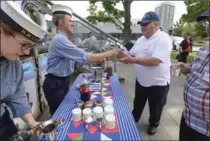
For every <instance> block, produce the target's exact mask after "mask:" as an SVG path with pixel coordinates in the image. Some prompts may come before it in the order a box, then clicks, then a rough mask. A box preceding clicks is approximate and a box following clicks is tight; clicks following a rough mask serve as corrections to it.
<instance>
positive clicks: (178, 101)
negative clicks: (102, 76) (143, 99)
mask: <svg viewBox="0 0 210 141" xmlns="http://www.w3.org/2000/svg"><path fill="white" fill-rule="evenodd" d="M117 71H118V74H119V75H120V76H123V77H124V78H125V79H126V80H125V82H124V84H122V87H123V89H124V92H125V94H126V98H127V100H128V103H129V105H130V108H131V109H132V108H133V99H134V91H135V70H134V66H133V65H130V64H118V69H117ZM184 82H185V76H183V75H181V76H178V77H172V80H171V85H170V91H169V94H168V99H167V104H166V106H165V108H164V111H163V115H162V119H161V124H160V126H159V128H158V131H157V133H156V134H155V135H153V136H149V135H148V134H147V128H148V118H149V109H148V104H147V105H146V106H145V109H144V112H143V114H142V117H141V120H140V121H139V123H138V124H137V127H138V128H139V130H140V132H141V135H142V138H143V140H178V136H179V123H180V118H181V113H182V109H183V107H184V103H183V97H182V95H183V86H184Z"/></svg>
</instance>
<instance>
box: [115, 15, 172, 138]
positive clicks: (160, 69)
mask: <svg viewBox="0 0 210 141" xmlns="http://www.w3.org/2000/svg"><path fill="white" fill-rule="evenodd" d="M138 24H140V25H141V31H142V34H143V36H141V37H140V38H139V39H138V40H137V41H136V42H135V44H134V46H133V47H132V48H131V50H130V51H129V53H127V54H126V53H124V52H122V51H119V56H118V57H119V59H118V61H120V62H123V63H133V64H135V68H136V86H135V98H134V109H133V111H132V113H133V116H134V119H135V121H136V122H138V121H139V119H140V117H141V114H142V112H143V110H144V107H145V104H146V102H147V100H148V103H149V110H150V117H149V128H148V131H147V132H148V134H149V135H154V134H155V133H156V131H157V128H158V126H159V124H160V119H161V115H162V110H163V107H164V106H165V104H166V101H167V94H168V91H169V84H170V65H171V61H170V54H171V52H172V42H171V38H170V36H169V35H168V34H167V33H165V32H163V31H161V30H160V26H159V17H158V15H157V14H156V13H155V12H152V11H150V12H147V13H146V14H145V15H144V16H143V18H142V20H141V21H139V22H138Z"/></svg>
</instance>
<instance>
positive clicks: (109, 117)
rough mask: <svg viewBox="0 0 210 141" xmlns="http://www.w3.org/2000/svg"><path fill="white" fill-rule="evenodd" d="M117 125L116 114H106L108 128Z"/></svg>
mask: <svg viewBox="0 0 210 141" xmlns="http://www.w3.org/2000/svg"><path fill="white" fill-rule="evenodd" d="M115 126H116V124H115V116H114V114H109V115H106V116H105V127H106V128H107V129H114V128H115Z"/></svg>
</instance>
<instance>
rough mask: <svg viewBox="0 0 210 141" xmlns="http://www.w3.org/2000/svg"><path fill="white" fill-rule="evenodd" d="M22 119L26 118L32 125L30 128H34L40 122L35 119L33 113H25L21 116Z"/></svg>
mask: <svg viewBox="0 0 210 141" xmlns="http://www.w3.org/2000/svg"><path fill="white" fill-rule="evenodd" d="M21 119H22V120H24V121H25V122H26V123H27V124H28V125H29V126H30V128H33V127H35V126H36V125H37V124H38V122H37V121H35V119H34V117H33V115H32V113H27V114H25V115H24V116H23V117H21Z"/></svg>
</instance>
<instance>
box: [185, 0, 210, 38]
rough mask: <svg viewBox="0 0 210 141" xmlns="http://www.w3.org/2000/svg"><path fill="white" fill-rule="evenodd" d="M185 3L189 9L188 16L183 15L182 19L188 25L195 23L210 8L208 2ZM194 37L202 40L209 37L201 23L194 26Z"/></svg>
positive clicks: (188, 1)
mask: <svg viewBox="0 0 210 141" xmlns="http://www.w3.org/2000/svg"><path fill="white" fill-rule="evenodd" d="M184 3H185V5H186V7H187V14H183V15H182V17H181V19H182V20H183V21H184V22H187V23H192V22H195V21H196V17H197V16H199V15H200V14H202V13H203V12H204V11H206V10H207V9H208V8H209V1H208V0H201V1H198V0H185V1H184ZM194 35H195V36H197V37H201V38H205V37H207V36H208V34H207V32H206V30H205V28H204V27H203V26H202V23H201V22H197V23H195V24H194Z"/></svg>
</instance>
